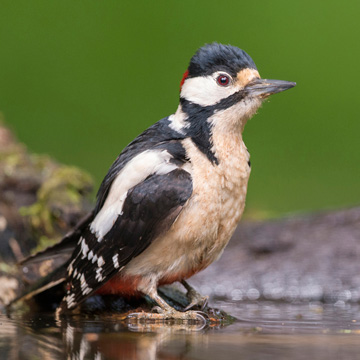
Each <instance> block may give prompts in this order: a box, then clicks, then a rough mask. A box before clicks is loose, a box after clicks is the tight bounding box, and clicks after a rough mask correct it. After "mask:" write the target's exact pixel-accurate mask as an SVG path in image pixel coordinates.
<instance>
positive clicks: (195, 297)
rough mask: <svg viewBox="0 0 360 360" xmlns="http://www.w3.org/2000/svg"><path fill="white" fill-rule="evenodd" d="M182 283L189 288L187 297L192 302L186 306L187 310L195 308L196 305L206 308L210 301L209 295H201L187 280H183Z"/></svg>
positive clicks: (202, 308)
mask: <svg viewBox="0 0 360 360" xmlns="http://www.w3.org/2000/svg"><path fill="white" fill-rule="evenodd" d="M181 283H182V284H183V286H184V287H185V289H186V290H187V293H186V297H187V299H188V300H189V302H190V304H189V305H188V306H187V307H186V308H185V311H187V310H189V309H191V308H193V307H194V306H198V307H200V309H201V310H204V308H205V307H206V305H207V303H208V301H209V297H208V296H203V295H201V294H200V293H199V292H197V291H196V290H195V289H194V288H193V287H192V286H191V285H190V284H188V283H187V282H186V281H185V280H183V281H182V282H181Z"/></svg>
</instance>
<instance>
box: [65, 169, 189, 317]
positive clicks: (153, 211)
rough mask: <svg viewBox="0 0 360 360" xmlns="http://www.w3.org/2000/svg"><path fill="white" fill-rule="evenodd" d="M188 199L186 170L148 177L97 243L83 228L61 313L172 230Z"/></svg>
mask: <svg viewBox="0 0 360 360" xmlns="http://www.w3.org/2000/svg"><path fill="white" fill-rule="evenodd" d="M191 194H192V180H191V175H190V174H189V173H188V172H187V171H185V170H182V169H179V168H177V169H175V170H173V171H171V172H169V173H167V174H165V175H156V174H155V175H151V176H149V177H148V178H147V179H146V180H145V181H143V182H141V183H139V184H138V185H136V186H134V187H133V188H132V189H130V190H129V191H128V194H127V197H126V200H125V202H124V206H123V211H122V214H121V215H119V216H118V218H117V220H116V221H115V223H114V225H113V227H112V228H111V230H110V231H109V232H108V233H107V234H106V235H105V236H104V237H103V239H102V240H101V241H100V242H99V241H98V240H97V238H96V236H95V235H94V234H93V233H92V232H91V231H90V227H87V229H86V230H85V231H84V232H83V234H82V237H81V238H80V241H79V243H78V245H77V247H76V249H75V252H74V255H73V259H72V261H71V262H70V265H69V268H68V269H69V277H68V285H67V294H66V296H65V297H64V299H63V301H62V304H61V310H67V309H72V308H74V307H75V306H77V305H78V304H79V303H80V302H82V301H83V300H84V299H85V298H86V297H88V296H90V295H91V294H93V293H94V292H95V291H96V290H97V289H99V288H100V287H101V286H102V285H104V283H105V282H107V281H108V280H109V279H110V278H111V277H112V276H113V275H115V274H116V273H117V272H118V271H120V269H121V268H122V267H123V266H125V265H126V264H127V263H128V262H129V261H130V260H131V259H132V258H134V257H135V256H137V255H139V254H140V253H141V252H142V251H144V250H145V249H146V248H147V247H148V246H149V245H150V243H151V242H152V240H153V239H154V238H155V237H156V235H157V234H159V233H160V232H163V231H166V230H167V229H168V228H169V227H170V226H171V224H172V223H173V221H174V220H175V219H176V217H177V216H178V214H179V213H180V211H181V209H182V207H183V205H184V204H185V202H186V201H187V200H188V199H189V197H190V196H191Z"/></svg>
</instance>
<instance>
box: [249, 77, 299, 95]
mask: <svg viewBox="0 0 360 360" xmlns="http://www.w3.org/2000/svg"><path fill="white" fill-rule="evenodd" d="M295 85H296V83H294V82H290V81H284V80H269V79H254V80H252V81H250V82H249V83H248V84H247V85H246V86H245V90H246V91H247V94H248V95H249V96H259V97H261V98H266V97H268V96H270V95H272V94H276V93H279V92H281V91H285V90H287V89H290V88H292V87H294V86H295Z"/></svg>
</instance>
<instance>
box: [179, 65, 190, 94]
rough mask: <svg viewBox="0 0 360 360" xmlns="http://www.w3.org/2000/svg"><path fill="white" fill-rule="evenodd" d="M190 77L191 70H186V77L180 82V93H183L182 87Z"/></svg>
mask: <svg viewBox="0 0 360 360" xmlns="http://www.w3.org/2000/svg"><path fill="white" fill-rule="evenodd" d="M188 76H189V70H186V71H185V72H184V75H183V78H182V79H181V82H180V91H181V88H182V86H183V85H184V82H185V80H186V78H187V77H188Z"/></svg>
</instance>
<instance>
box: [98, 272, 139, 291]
mask: <svg viewBox="0 0 360 360" xmlns="http://www.w3.org/2000/svg"><path fill="white" fill-rule="evenodd" d="M140 280H141V276H121V275H116V276H114V277H113V278H112V279H110V280H109V281H108V282H107V283H105V284H104V285H103V286H102V287H101V288H100V289H99V290H97V291H96V293H97V294H99V295H110V294H112V295H123V296H140V295H141V293H140V292H139V291H138V290H137V286H138V284H139V282H140Z"/></svg>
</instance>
